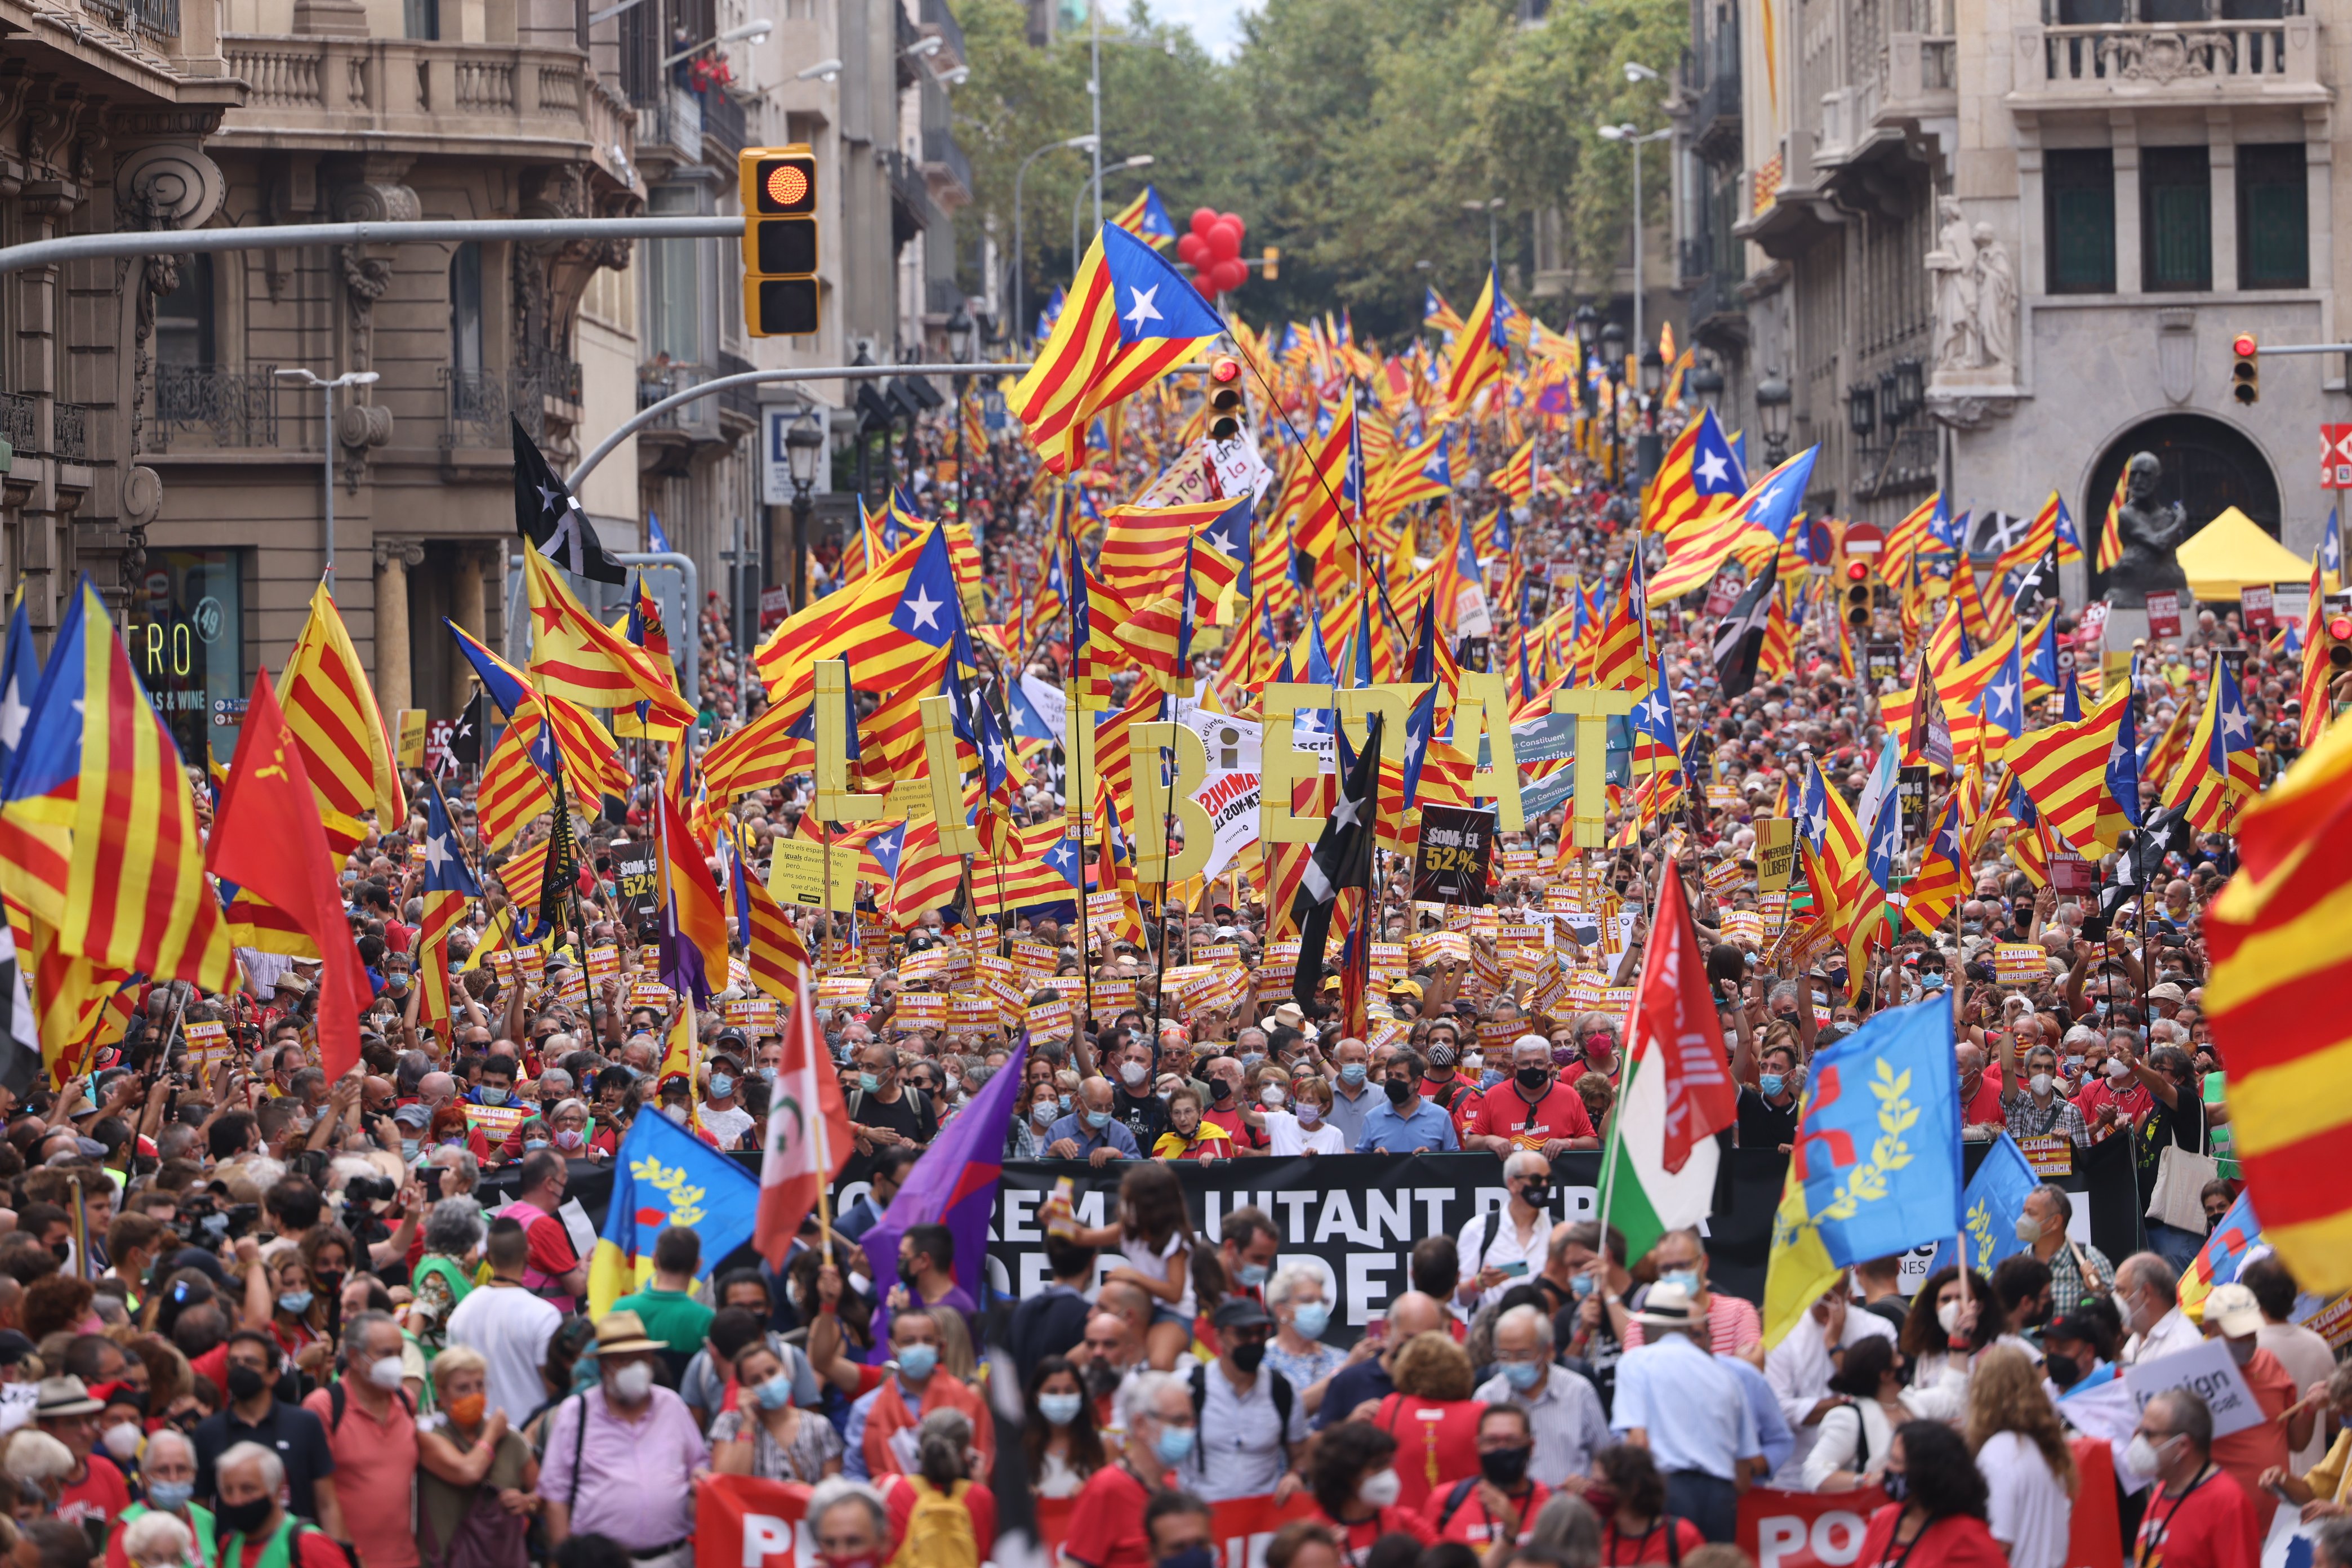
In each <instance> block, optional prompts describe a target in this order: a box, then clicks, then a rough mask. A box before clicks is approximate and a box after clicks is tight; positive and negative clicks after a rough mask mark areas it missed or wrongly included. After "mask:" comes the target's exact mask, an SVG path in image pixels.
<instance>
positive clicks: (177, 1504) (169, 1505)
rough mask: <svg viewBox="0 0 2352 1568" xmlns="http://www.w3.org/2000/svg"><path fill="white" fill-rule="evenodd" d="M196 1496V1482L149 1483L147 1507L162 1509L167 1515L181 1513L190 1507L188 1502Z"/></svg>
mask: <svg viewBox="0 0 2352 1568" xmlns="http://www.w3.org/2000/svg"><path fill="white" fill-rule="evenodd" d="M195 1495H196V1486H195V1483H194V1481H149V1482H148V1483H147V1506H148V1507H150V1508H153V1509H160V1510H163V1512H165V1513H177V1512H179V1511H180V1510H182V1509H184V1508H185V1507H187V1506H188V1500H189V1499H190V1498H192V1497H194V1496H195Z"/></svg>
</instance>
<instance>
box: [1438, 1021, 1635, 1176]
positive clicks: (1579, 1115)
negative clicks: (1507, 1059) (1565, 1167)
mask: <svg viewBox="0 0 2352 1568" xmlns="http://www.w3.org/2000/svg"><path fill="white" fill-rule="evenodd" d="M1462 1141H1463V1146H1464V1147H1465V1148H1471V1149H1486V1150H1489V1151H1491V1152H1494V1153H1496V1154H1506V1155H1507V1154H1508V1153H1510V1152H1511V1151H1512V1150H1514V1149H1533V1150H1535V1151H1536V1152H1538V1153H1540V1154H1541V1155H1543V1157H1544V1158H1545V1159H1547V1160H1557V1159H1559V1156H1560V1155H1561V1154H1563V1153H1565V1152H1567V1151H1569V1150H1570V1149H1598V1148H1600V1147H1601V1140H1600V1139H1599V1138H1597V1137H1595V1136H1593V1132H1592V1118H1591V1117H1590V1116H1588V1115H1587V1114H1585V1110H1584V1097H1583V1096H1582V1095H1580V1094H1578V1093H1577V1092H1576V1090H1575V1089H1573V1088H1571V1087H1570V1085H1568V1084H1564V1083H1561V1082H1559V1081H1558V1078H1557V1075H1556V1074H1555V1073H1554V1072H1553V1071H1552V1065H1551V1042H1550V1041H1549V1040H1548V1039H1546V1038H1544V1037H1542V1036H1541V1035H1521V1036H1520V1037H1518V1039H1517V1040H1516V1041H1514V1042H1513V1043H1512V1046H1511V1081H1510V1082H1509V1083H1507V1084H1503V1083H1498V1084H1496V1086H1495V1087H1494V1088H1493V1089H1488V1090H1487V1091H1486V1095H1485V1097H1484V1098H1483V1099H1482V1100H1480V1102H1479V1106H1478V1114H1477V1115H1475V1116H1474V1117H1472V1118H1471V1120H1470V1125H1469V1126H1468V1127H1466V1128H1465V1129H1464V1130H1463V1139H1462Z"/></svg>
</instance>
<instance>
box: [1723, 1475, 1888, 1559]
mask: <svg viewBox="0 0 2352 1568" xmlns="http://www.w3.org/2000/svg"><path fill="white" fill-rule="evenodd" d="M1885 1506H1886V1494H1885V1492H1883V1491H1881V1490H1879V1489H1877V1488H1876V1487H1870V1488H1866V1489H1864V1490H1861V1491H1851V1492H1784V1491H1778V1490H1775V1489H1772V1488H1770V1487H1751V1488H1749V1489H1748V1490H1747V1491H1746V1492H1745V1493H1743V1494H1742V1495H1741V1497H1740V1499H1739V1538H1738V1543H1739V1549H1740V1550H1741V1551H1742V1552H1747V1553H1748V1556H1749V1557H1751V1558H1753V1559H1755V1562H1756V1568H1847V1565H1848V1564H1849V1563H1853V1560H1854V1559H1855V1558H1857V1557H1859V1556H1861V1555H1862V1538H1863V1536H1864V1535H1865V1534H1867V1533H1868V1532H1869V1530H1870V1516H1871V1515H1872V1514H1873V1513H1875V1512H1876V1511H1877V1510H1880V1509H1882V1508H1884V1507H1885Z"/></svg>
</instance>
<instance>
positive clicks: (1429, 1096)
mask: <svg viewBox="0 0 2352 1568" xmlns="http://www.w3.org/2000/svg"><path fill="white" fill-rule="evenodd" d="M1448 1089H1451V1090H1453V1091H1454V1098H1453V1099H1451V1100H1448V1099H1446V1098H1445V1093H1446V1090H1448ZM1421 1097H1422V1099H1423V1100H1428V1101H1429V1102H1430V1103H1431V1104H1432V1105H1436V1106H1440V1107H1442V1108H1444V1111H1445V1114H1446V1115H1448V1116H1451V1117H1452V1118H1454V1137H1455V1138H1456V1139H1459V1138H1460V1137H1461V1136H1462V1135H1463V1134H1464V1133H1465V1132H1467V1131H1470V1124H1471V1123H1472V1122H1474V1121H1477V1120H1478V1106H1479V1102H1480V1101H1482V1100H1485V1099H1486V1096H1485V1095H1483V1094H1481V1093H1480V1092H1479V1091H1478V1084H1477V1081H1476V1080H1475V1079H1469V1078H1465V1077H1464V1076H1463V1075H1462V1074H1461V1073H1460V1072H1459V1071H1457V1072H1455V1073H1454V1076H1453V1077H1452V1078H1450V1079H1446V1080H1445V1081H1444V1083H1440V1082H1438V1081H1437V1080H1436V1079H1431V1078H1424V1079H1422V1080H1421Z"/></svg>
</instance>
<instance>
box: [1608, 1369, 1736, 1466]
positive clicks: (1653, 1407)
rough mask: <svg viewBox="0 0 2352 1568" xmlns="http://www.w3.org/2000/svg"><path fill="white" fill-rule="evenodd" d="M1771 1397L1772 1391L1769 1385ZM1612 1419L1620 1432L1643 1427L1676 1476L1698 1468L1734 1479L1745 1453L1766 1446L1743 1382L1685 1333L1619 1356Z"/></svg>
mask: <svg viewBox="0 0 2352 1568" xmlns="http://www.w3.org/2000/svg"><path fill="white" fill-rule="evenodd" d="M1764 1397H1766V1398H1769V1397H1770V1394H1769V1390H1768V1392H1767V1393H1766V1394H1765V1395H1764ZM1609 1425H1610V1426H1611V1428H1612V1429H1613V1430H1615V1431H1619V1432H1629V1431H1632V1430H1633V1428H1635V1427H1637V1426H1638V1427H1640V1428H1641V1429H1642V1431H1643V1433H1644V1434H1646V1435H1647V1436H1648V1437H1649V1440H1650V1455H1651V1457H1652V1458H1654V1459H1656V1460H1657V1462H1658V1468H1659V1469H1660V1470H1661V1471H1662V1472H1664V1473H1665V1474H1668V1475H1671V1474H1673V1473H1674V1472H1675V1471H1676V1470H1698V1471H1702V1472H1704V1473H1706V1474H1707V1475H1710V1476H1713V1477H1715V1478H1716V1479H1717V1480H1726V1481H1727V1480H1730V1479H1733V1475H1734V1472H1735V1471H1736V1469H1737V1468H1738V1462H1739V1461H1740V1460H1742V1459H1752V1458H1759V1457H1760V1456H1761V1455H1762V1453H1763V1451H1764V1450H1763V1447H1762V1445H1760V1444H1759V1442H1758V1441H1757V1436H1756V1415H1755V1411H1754V1409H1753V1407H1752V1401H1751V1400H1750V1398H1749V1396H1748V1394H1747V1392H1746V1391H1745V1389H1744V1387H1743V1385H1742V1384H1741V1383H1740V1381H1739V1380H1738V1378H1736V1377H1734V1376H1733V1375H1732V1374H1731V1373H1730V1372H1729V1371H1728V1370H1727V1369H1726V1368H1725V1366H1724V1365H1723V1363H1721V1362H1719V1361H1717V1359H1716V1358H1715V1357H1714V1356H1712V1355H1710V1354H1708V1353H1707V1352H1705V1351H1703V1350H1701V1349H1699V1348H1698V1346H1696V1345H1695V1344H1693V1343H1691V1342H1690V1337H1689V1336H1688V1335H1686V1334H1682V1333H1661V1334H1660V1335H1659V1336H1658V1338H1657V1339H1655V1340H1654V1341H1652V1342H1649V1343H1647V1344H1643V1345H1637V1346H1635V1347H1634V1348H1633V1349H1632V1350H1629V1351H1627V1352H1625V1354H1624V1356H1623V1358H1622V1359H1621V1360H1620V1361H1619V1362H1618V1363H1617V1397H1616V1401H1615V1404H1614V1405H1613V1407H1612V1410H1611V1412H1610V1417H1609Z"/></svg>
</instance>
